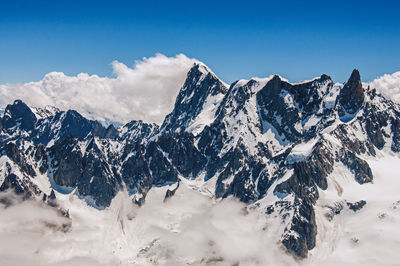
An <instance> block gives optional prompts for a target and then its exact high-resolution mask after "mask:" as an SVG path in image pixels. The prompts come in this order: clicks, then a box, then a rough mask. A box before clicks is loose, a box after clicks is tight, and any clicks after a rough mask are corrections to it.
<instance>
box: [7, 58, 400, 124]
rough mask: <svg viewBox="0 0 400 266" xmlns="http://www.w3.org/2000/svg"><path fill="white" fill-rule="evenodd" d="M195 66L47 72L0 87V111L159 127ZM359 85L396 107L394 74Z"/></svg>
mask: <svg viewBox="0 0 400 266" xmlns="http://www.w3.org/2000/svg"><path fill="white" fill-rule="evenodd" d="M195 62H197V60H196V59H193V58H188V57H187V56H185V55H184V54H178V55H176V56H175V57H167V56H165V55H163V54H156V55H155V56H153V57H149V58H143V59H142V60H137V61H135V63H134V65H133V67H132V68H131V67H128V66H127V65H125V64H123V63H121V62H118V61H114V62H112V64H111V65H112V68H113V73H114V74H115V77H99V76H97V75H88V74H87V73H80V74H78V75H77V76H67V75H65V74H64V73H62V72H51V73H48V74H46V75H45V76H44V78H43V79H42V80H40V81H37V82H29V83H25V84H10V83H9V84H0V108H5V106H6V105H7V104H9V103H12V102H13V101H14V100H15V99H21V100H23V101H24V102H26V103H27V104H28V105H30V106H33V107H45V106H46V105H52V106H55V107H58V108H60V109H62V110H68V109H74V110H77V111H78V112H80V113H81V114H82V115H84V116H85V117H88V118H90V119H96V120H99V121H101V122H103V123H105V124H108V123H110V122H114V123H115V122H116V123H122V124H123V123H127V122H129V121H131V120H143V121H146V122H153V123H158V124H160V123H162V121H163V120H164V117H165V116H166V115H167V114H168V113H169V112H171V111H172V108H173V105H174V102H175V98H176V96H177V94H178V91H179V89H180V88H181V86H182V85H183V82H184V80H185V77H186V74H187V72H188V70H189V69H190V67H191V66H192V65H193V63H195ZM365 85H370V86H371V87H373V88H376V89H377V90H378V91H380V92H381V93H382V94H383V95H384V96H385V97H387V98H389V99H391V100H393V101H395V102H397V103H400V72H396V73H393V74H386V75H383V76H382V77H379V78H377V79H375V80H374V81H372V82H370V83H365Z"/></svg>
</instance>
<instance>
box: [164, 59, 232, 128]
mask: <svg viewBox="0 0 400 266" xmlns="http://www.w3.org/2000/svg"><path fill="white" fill-rule="evenodd" d="M227 91H228V88H227V86H226V85H225V84H224V83H223V82H222V81H221V80H220V79H219V78H218V77H217V76H216V75H215V74H214V73H213V72H212V71H210V70H209V69H208V68H207V67H206V66H205V65H203V64H201V63H195V64H194V65H193V67H192V68H191V69H190V70H189V72H188V74H187V77H186V80H185V83H184V84H183V87H182V88H181V90H180V92H179V94H178V97H177V98H176V102H175V106H174V110H173V111H172V112H171V113H170V114H169V115H167V117H166V118H165V120H164V123H163V124H162V126H161V131H162V132H164V133H167V132H168V133H178V132H180V131H182V130H185V129H186V128H188V127H189V126H190V124H191V122H192V121H193V120H195V119H196V117H197V116H198V115H199V114H200V113H201V112H202V111H203V110H204V109H206V108H204V105H205V104H206V103H208V104H213V105H218V103H219V102H220V101H221V100H222V98H223V96H224V95H225V94H226V93H227Z"/></svg>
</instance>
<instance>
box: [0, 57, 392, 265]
mask: <svg viewBox="0 0 400 266" xmlns="http://www.w3.org/2000/svg"><path fill="white" fill-rule="evenodd" d="M0 130H1V131H0V147H1V148H0V150H1V157H0V191H8V190H9V189H12V190H14V191H15V193H16V194H18V195H22V197H23V198H25V199H28V198H35V199H43V200H44V201H45V202H50V203H51V204H53V205H55V206H57V204H54V202H57V196H58V197H61V198H62V197H63V195H77V196H78V197H79V198H81V199H82V200H84V201H85V202H86V203H88V204H89V205H90V206H92V207H95V208H97V209H100V210H102V209H107V208H108V207H109V206H110V204H112V202H113V200H114V198H115V197H116V196H117V194H118V193H119V192H120V191H127V192H128V194H129V197H130V199H132V201H133V202H134V203H135V204H136V205H139V206H142V207H143V206H145V205H146V198H147V196H148V194H149V193H151V191H153V190H157V189H158V188H160V187H161V188H166V191H165V195H164V200H167V199H169V198H171V197H172V198H174V197H175V194H176V193H178V194H179V191H185V190H186V189H187V188H189V189H190V190H195V191H197V192H196V193H200V194H203V195H207V196H209V197H211V198H213V200H214V201H215V202H223V200H222V199H225V198H232V197H233V198H236V199H238V200H240V201H241V202H243V203H244V204H245V206H246V209H247V210H248V211H252V212H254V211H255V212H256V213H257V214H259V216H260V217H261V220H262V221H263V223H264V224H265V226H267V225H268V224H271V223H272V224H274V223H275V224H276V225H277V226H276V230H277V231H278V233H279V236H280V242H281V243H282V244H283V246H284V247H285V248H286V249H287V251H289V252H290V253H291V254H292V255H293V256H294V257H295V258H305V257H307V256H308V254H309V253H310V252H311V254H312V252H313V250H314V249H315V248H316V247H318V244H321V238H320V235H326V231H322V232H320V228H319V227H320V226H322V227H323V228H324V227H326V226H328V225H329V224H330V223H334V222H335V221H334V220H335V217H336V216H338V215H340V213H341V212H344V211H351V212H354V213H356V212H358V211H360V210H361V209H362V208H365V207H364V206H368V205H369V202H368V200H366V198H368V195H366V196H365V197H363V196H362V194H360V193H358V194H357V193H355V194H353V195H351V194H348V192H347V191H346V187H347V186H350V187H357V189H358V187H360V188H363V187H365V186H366V185H371V186H374V184H373V183H374V178H375V176H374V173H375V172H376V170H374V169H375V168H374V167H373V166H372V165H374V160H375V159H377V158H389V156H392V157H395V156H398V153H399V152H400V106H399V105H397V104H395V103H394V102H392V101H390V100H388V99H386V98H384V97H383V96H382V95H380V94H379V93H378V92H377V91H376V90H375V89H374V88H369V87H367V88H365V87H363V86H362V82H361V78H360V73H359V72H358V71H357V70H354V71H353V72H352V73H351V76H350V78H349V80H348V81H347V82H346V83H344V84H339V83H334V82H333V81H332V79H331V78H330V77H329V76H327V75H325V74H323V75H321V76H320V77H317V78H314V79H313V80H310V81H304V82H300V83H290V82H288V81H287V80H285V79H284V78H282V77H280V76H278V75H273V76H270V77H268V78H253V79H251V80H238V81H236V82H234V83H232V84H231V85H229V86H228V85H227V84H225V83H224V82H223V81H221V80H220V79H219V78H218V77H217V76H216V75H215V74H214V73H213V72H212V71H211V70H209V68H208V67H206V66H205V65H203V64H200V63H199V64H195V65H194V66H193V67H192V68H191V69H190V71H189V72H188V74H187V79H186V81H185V83H184V84H183V86H182V89H181V90H180V92H179V95H178V97H177V99H176V102H175V106H174V109H173V111H172V112H171V113H170V114H169V115H167V116H166V118H165V120H164V122H163V124H162V125H161V126H158V125H156V124H147V123H145V122H143V121H132V122H129V123H127V124H126V125H123V126H121V127H118V128H116V127H114V126H113V125H110V126H109V127H107V128H105V127H104V126H103V125H102V124H101V123H99V122H97V121H92V120H88V119H86V118H85V117H83V116H81V115H80V114H79V113H77V112H76V111H73V110H68V111H60V110H58V109H57V108H55V107H46V108H44V109H39V108H33V107H29V106H27V105H26V104H25V103H23V102H22V101H20V100H16V101H15V102H14V103H12V104H10V105H8V106H7V107H6V108H5V110H4V114H2V115H1V118H0ZM371 164H372V165H371ZM342 177H346V181H345V182H344V183H343V181H340V180H339V179H340V178H342ZM368 188H369V186H368ZM182 193H183V192H182ZM185 193H186V192H185ZM49 199H51V200H49ZM66 207H68V206H66ZM63 211H64V212H65V210H63ZM154 243H155V242H154ZM321 245H322V244H321ZM151 247H152V245H151ZM151 247H148V248H147V250H144V251H143V253H146V252H149V250H151ZM266 248H268V247H266ZM209 264H211V263H209ZM237 265H239V264H237Z"/></svg>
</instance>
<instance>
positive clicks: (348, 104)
mask: <svg viewBox="0 0 400 266" xmlns="http://www.w3.org/2000/svg"><path fill="white" fill-rule="evenodd" d="M364 98H365V96H364V89H363V87H362V83H361V78H360V72H358V70H357V69H354V70H353V72H352V73H351V76H350V78H349V80H348V81H347V82H346V83H345V84H344V86H343V88H342V89H341V91H340V94H339V96H338V99H337V104H338V112H339V115H340V116H341V117H343V116H345V115H346V113H347V114H355V113H356V112H357V111H358V110H359V109H360V108H361V106H362V104H363V103H364Z"/></svg>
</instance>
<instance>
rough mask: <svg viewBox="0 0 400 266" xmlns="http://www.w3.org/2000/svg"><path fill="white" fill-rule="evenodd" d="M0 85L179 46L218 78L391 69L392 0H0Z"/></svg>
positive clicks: (399, 30) (399, 42) (394, 41)
mask: <svg viewBox="0 0 400 266" xmlns="http://www.w3.org/2000/svg"><path fill="white" fill-rule="evenodd" d="M0 3H1V6H0V84H1V83H6V82H27V81H35V80H39V79H41V78H42V77H43V76H44V75H45V74H46V73H48V72H51V71H61V72H64V73H66V74H68V75H76V74H77V73H80V72H87V73H89V74H98V75H101V76H112V68H111V66H110V63H111V62H112V61H113V60H118V61H121V62H124V63H125V64H127V65H128V66H132V65H133V63H134V60H137V59H141V58H142V57H144V56H145V57H150V56H153V55H154V54H155V53H162V54H165V55H167V56H174V55H175V54H177V53H184V54H186V55H187V56H189V57H194V58H197V59H199V60H201V61H203V62H204V63H206V64H207V65H208V66H210V67H211V68H212V69H213V70H214V72H215V73H216V74H218V75H219V76H220V77H221V78H222V79H223V80H225V81H226V82H233V81H234V80H236V79H240V78H250V77H252V76H260V77H263V76H268V75H270V74H273V73H278V74H281V75H282V76H285V77H286V78H288V79H289V80H291V81H299V80H304V79H309V78H312V77H314V76H319V75H320V74H322V73H327V74H329V75H331V76H332V77H333V78H334V80H335V81H339V82H343V81H345V80H346V79H347V78H348V76H349V75H350V73H351V70H352V69H353V68H358V69H359V70H360V72H361V75H362V78H363V80H364V81H370V80H372V79H374V78H375V77H377V76H380V75H382V74H384V73H393V72H396V71H400V18H399V14H400V1H385V0H381V1H369V0H364V1H354V0H353V1H340V0H338V1H289V0H284V1H234V0H233V1H216V0H214V1H209V0H194V1H154V0H153V1H152V0H148V1H145V0H144V1H74V0H72V1H71V0H70V1H55V0H53V1H40V0H39V1H18V0H14V1H11V0H10V1H3V0H1V1H0Z"/></svg>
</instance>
